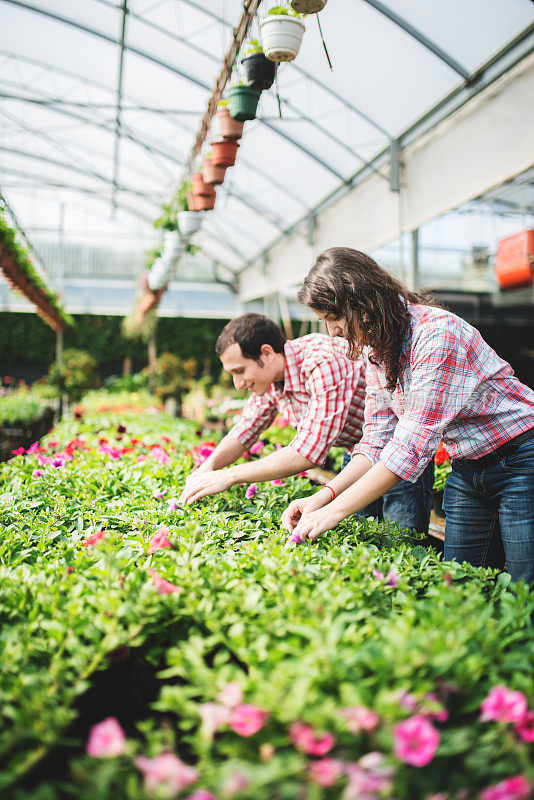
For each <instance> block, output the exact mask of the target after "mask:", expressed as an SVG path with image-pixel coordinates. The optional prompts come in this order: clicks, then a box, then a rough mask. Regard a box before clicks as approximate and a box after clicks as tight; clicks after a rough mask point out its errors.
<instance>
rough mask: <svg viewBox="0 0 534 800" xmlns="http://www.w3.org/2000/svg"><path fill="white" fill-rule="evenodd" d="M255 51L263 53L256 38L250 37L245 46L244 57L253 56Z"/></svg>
mask: <svg viewBox="0 0 534 800" xmlns="http://www.w3.org/2000/svg"><path fill="white" fill-rule="evenodd" d="M257 53H263V47H262V46H261V44H260V43H259V41H258V40H257V39H250V41H248V42H247V44H246V46H245V53H244V55H245V57H246V56H254V55H256V54H257Z"/></svg>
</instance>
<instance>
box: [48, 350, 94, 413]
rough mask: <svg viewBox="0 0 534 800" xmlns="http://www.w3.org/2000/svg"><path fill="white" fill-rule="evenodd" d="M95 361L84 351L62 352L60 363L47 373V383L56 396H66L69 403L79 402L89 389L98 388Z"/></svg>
mask: <svg viewBox="0 0 534 800" xmlns="http://www.w3.org/2000/svg"><path fill="white" fill-rule="evenodd" d="M96 366H97V365H96V361H95V359H94V358H93V357H92V356H91V355H89V353H86V352H85V351H84V350H77V349H76V348H74V347H71V348H67V350H65V351H64V352H63V355H62V358H61V361H60V362H59V363H54V364H52V366H51V367H50V369H49V371H48V378H47V379H48V383H49V384H50V386H53V387H54V389H55V390H56V392H57V394H58V396H60V395H66V396H67V398H68V400H69V401H70V402H75V401H77V400H81V399H82V397H83V396H84V394H86V392H88V391H89V389H94V388H95V387H96V386H98V383H99V379H98V375H97V372H96Z"/></svg>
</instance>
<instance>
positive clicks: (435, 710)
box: [420, 692, 449, 722]
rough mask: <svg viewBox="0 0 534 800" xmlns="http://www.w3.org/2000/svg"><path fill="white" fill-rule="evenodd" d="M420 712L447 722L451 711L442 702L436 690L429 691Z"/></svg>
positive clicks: (437, 720) (430, 717)
mask: <svg viewBox="0 0 534 800" xmlns="http://www.w3.org/2000/svg"><path fill="white" fill-rule="evenodd" d="M420 713H421V714H423V715H424V716H425V717H427V718H428V719H434V720H436V722H445V721H446V720H448V719H449V712H448V711H447V709H446V708H444V707H443V705H442V704H441V702H440V700H439V697H438V696H437V695H435V694H434V692H427V693H426V694H425V696H424V698H423V703H422V706H421V709H420Z"/></svg>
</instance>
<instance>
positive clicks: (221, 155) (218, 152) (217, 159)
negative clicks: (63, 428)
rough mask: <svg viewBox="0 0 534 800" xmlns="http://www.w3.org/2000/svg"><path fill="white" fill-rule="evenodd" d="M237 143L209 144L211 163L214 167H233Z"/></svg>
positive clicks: (223, 141)
mask: <svg viewBox="0 0 534 800" xmlns="http://www.w3.org/2000/svg"><path fill="white" fill-rule="evenodd" d="M238 147H239V143H238V142H235V141H225V140H224V139H223V140H222V141H220V142H212V143H211V154H212V155H211V161H212V163H213V166H214V167H233V166H234V164H235V157H236V155H237V148H238Z"/></svg>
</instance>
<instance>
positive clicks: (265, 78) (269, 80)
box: [241, 52, 276, 92]
mask: <svg viewBox="0 0 534 800" xmlns="http://www.w3.org/2000/svg"><path fill="white" fill-rule="evenodd" d="M241 66H242V67H243V73H244V78H245V83H246V84H247V86H248V87H249V88H250V89H257V90H258V91H260V92H261V91H265V90H267V89H270V88H271V86H272V85H273V83H274V79H275V76H276V63H275V62H274V61H269V59H268V58H266V56H265V53H261V52H260V53H252V54H251V55H250V56H245V58H243V59H242V60H241Z"/></svg>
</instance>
